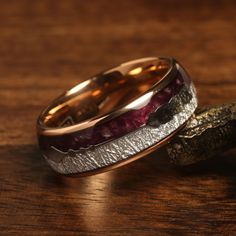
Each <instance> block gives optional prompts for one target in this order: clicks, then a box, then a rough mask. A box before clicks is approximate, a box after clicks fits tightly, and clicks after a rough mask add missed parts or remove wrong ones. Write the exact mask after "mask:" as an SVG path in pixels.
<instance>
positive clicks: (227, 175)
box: [0, 0, 236, 236]
mask: <svg viewBox="0 0 236 236" xmlns="http://www.w3.org/2000/svg"><path fill="white" fill-rule="evenodd" d="M235 8H236V3H235V1H217V0H215V1H213V0H212V1H210V0H208V1H187V0H184V1H170V0H162V1H154V0H146V1H144V0H143V1H141V0H136V1H128V0H126V1H121V0H120V1H104V0H97V1H82V0H81V1H76V0H74V1H70V0H68V1H66V0H64V1H53V0H51V1H50V0H48V1H46V0H38V1H32V0H28V1H26V0H20V1H18V0H6V1H5V0H0V235H19V234H22V235H23V234H24V235H44V234H45V235H140V236H143V235H197V234H199V235H235V234H236V187H235V183H236V152H235V150H234V151H230V152H227V153H225V154H222V155H220V156H218V157H215V158H214V159H213V160H210V161H207V162H204V163H201V164H197V165H194V166H191V167H185V168H179V167H175V166H173V165H171V164H169V163H168V159H167V158H166V157H165V156H162V155H158V154H157V153H153V154H152V155H150V156H149V157H147V158H144V159H142V160H140V161H137V162H135V163H133V164H131V165H128V166H125V167H122V168H120V169H118V170H115V171H112V172H109V173H105V174H100V175H97V176H92V177H87V178H82V179H73V178H66V177H61V176H58V175H56V174H54V172H52V171H51V169H50V168H49V167H48V166H47V165H46V163H45V161H44V160H43V158H42V157H41V155H40V153H39V150H38V148H37V140H36V135H35V121H36V118H37V116H38V114H39V112H40V111H41V109H42V108H44V107H45V106H46V105H47V104H48V103H49V102H50V101H51V100H52V99H53V98H55V97H57V96H58V95H59V94H60V93H61V92H63V91H64V90H65V89H68V88H70V87H72V86H73V85H75V84H76V83H78V82H79V81H82V80H84V79H85V78H87V77H89V76H91V75H93V74H95V73H97V72H99V71H100V70H103V69H106V68H108V67H110V66H113V65H116V64H119V63H121V62H124V61H127V60H131V59H136V58H139V57H145V56H158V55H163V56H165V55H166V56H173V57H175V58H177V59H178V60H179V61H180V62H181V63H182V64H183V65H184V67H185V68H186V69H187V70H188V72H189V73H190V75H191V76H192V78H193V80H194V82H195V84H196V87H197V90H198V95H199V98H200V104H201V105H209V104H220V103H224V102H230V101H232V100H235V98H236V77H235V75H236V67H235V62H236V50H235V45H236V30H235V26H236V11H235Z"/></svg>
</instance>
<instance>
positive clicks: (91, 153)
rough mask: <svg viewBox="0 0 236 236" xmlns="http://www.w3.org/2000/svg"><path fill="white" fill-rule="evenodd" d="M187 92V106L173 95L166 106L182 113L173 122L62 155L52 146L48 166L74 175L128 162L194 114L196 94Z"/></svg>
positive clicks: (148, 126)
mask: <svg viewBox="0 0 236 236" xmlns="http://www.w3.org/2000/svg"><path fill="white" fill-rule="evenodd" d="M189 93H190V94H191V95H192V96H191V99H190V101H189V102H188V103H183V97H184V96H185V94H184V93H181V91H180V93H179V94H178V95H176V96H175V97H174V98H173V99H171V101H170V102H169V104H171V103H173V102H175V104H179V106H181V108H182V109H181V111H180V112H179V113H177V114H174V115H173V117H172V119H171V120H169V121H167V123H165V124H160V125H159V126H158V127H153V126H150V125H145V126H143V127H141V128H139V129H137V130H135V131H133V132H131V133H129V134H127V135H125V136H123V137H120V138H118V139H116V140H112V141H109V142H107V143H103V144H99V145H97V146H94V147H90V148H87V149H80V150H69V151H68V152H62V151H60V150H58V149H56V148H55V147H52V150H51V151H50V152H48V153H44V156H45V158H46V160H47V161H48V163H49V164H50V166H51V167H52V168H53V169H54V170H55V171H57V172H59V173H61V174H76V173H84V172H87V171H92V170H96V169H99V168H102V167H106V166H109V165H112V164H114V163H117V162H119V161H122V160H125V159H128V158H130V157H132V156H134V155H135V154H137V153H139V152H142V151H143V150H145V149H147V148H149V147H150V146H152V145H155V144H156V143H158V142H160V141H161V140H162V139H164V138H166V137H167V136H168V135H170V134H171V133H172V132H174V131H175V130H176V129H178V128H179V127H180V126H181V125H183V124H184V123H185V122H186V121H187V120H188V119H189V118H190V117H191V115H192V114H193V113H194V111H195V109H196V107H197V98H196V91H195V88H194V86H193V85H191V86H190V90H189Z"/></svg>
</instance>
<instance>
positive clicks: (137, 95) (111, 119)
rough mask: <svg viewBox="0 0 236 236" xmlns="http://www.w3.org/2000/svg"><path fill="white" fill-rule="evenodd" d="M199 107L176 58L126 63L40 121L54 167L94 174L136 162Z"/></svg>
mask: <svg viewBox="0 0 236 236" xmlns="http://www.w3.org/2000/svg"><path fill="white" fill-rule="evenodd" d="M196 107H197V98H196V91H195V88H194V85H193V83H192V81H191V80H190V78H189V76H188V74H187V73H186V71H185V70H184V69H183V67H182V66H181V65H180V64H179V63H178V62H177V61H176V60H174V59H173V58H167V57H150V58H143V59H139V60H134V61H130V62H126V63H123V64H121V65H119V66H116V67H114V68H112V69H109V70H106V71H104V72H102V73H100V74H97V75H95V76H93V77H91V78H90V79H88V80H85V81H84V82H82V83H79V84H78V85H76V86H75V87H74V88H72V89H70V90H68V91H67V92H65V93H64V94H62V95H61V96H60V97H59V98H57V99H56V100H55V101H53V102H52V104H51V105H50V106H49V107H47V108H46V109H45V110H44V111H43V112H42V113H41V114H40V116H39V118H38V122H37V130H38V139H39V145H40V148H41V150H42V152H43V155H44V157H45V158H46V160H47V161H48V163H49V164H50V166H51V167H52V168H53V169H54V170H55V171H57V172H59V173H61V174H65V175H91V174H95V173H100V172H104V171H107V170H110V169H113V168H115V167H118V166H122V165H124V164H127V163H129V162H131V161H134V160H136V159H138V158H140V157H142V156H145V155H147V154H148V153H149V152H151V151H153V150H155V149H157V148H158V147H160V146H161V145H163V144H164V143H166V142H168V141H169V140H170V139H171V137H173V135H175V133H176V132H177V131H178V130H180V129H181V128H183V126H184V125H185V123H186V121H187V120H188V119H189V118H190V117H191V116H192V114H193V113H194V111H195V109H196Z"/></svg>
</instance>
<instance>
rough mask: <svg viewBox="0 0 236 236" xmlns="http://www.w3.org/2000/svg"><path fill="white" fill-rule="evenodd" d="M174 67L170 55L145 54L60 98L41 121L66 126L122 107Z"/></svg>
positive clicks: (53, 125)
mask: <svg viewBox="0 0 236 236" xmlns="http://www.w3.org/2000/svg"><path fill="white" fill-rule="evenodd" d="M170 68H171V61H170V60H169V59H166V58H145V59H141V60H135V61H131V62H128V63H124V64H121V65H119V66H117V67H114V68H112V69H110V70H107V71H105V72H103V73H100V74H98V75H96V76H94V77H92V78H90V79H88V80H85V81H84V82H82V83H79V84H78V85H77V86H75V87H74V88H72V89H70V90H69V91H67V92H66V93H65V94H63V95H62V96H60V97H59V98H58V99H56V100H55V101H54V102H53V103H52V105H51V106H50V107H48V108H47V109H46V110H45V111H44V112H43V113H42V115H41V117H40V119H39V122H40V125H41V126H43V127H46V128H56V127H66V126H71V125H75V124H78V123H80V122H84V121H86V120H91V119H94V118H95V117H100V116H104V115H106V114H109V113H111V112H114V111H116V110H119V109H121V108H122V107H124V106H125V105H127V104H129V103H130V102H132V101H134V100H135V99H137V98H138V97H140V95H142V94H144V93H145V92H146V91H148V90H149V89H151V88H152V87H153V86H155V85H156V84H157V83H160V81H161V80H162V78H163V77H164V76H165V75H166V74H167V73H168V71H169V70H170Z"/></svg>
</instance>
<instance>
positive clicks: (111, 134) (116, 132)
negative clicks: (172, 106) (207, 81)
mask: <svg viewBox="0 0 236 236" xmlns="http://www.w3.org/2000/svg"><path fill="white" fill-rule="evenodd" d="M185 83H188V78H187V77H186V76H185V74H183V73H181V74H180V73H178V74H177V76H176V78H175V79H174V80H172V81H171V82H170V83H169V84H168V85H167V86H166V87H165V88H164V89H162V90H161V91H159V92H158V93H157V94H155V95H154V96H153V97H152V98H151V100H150V102H149V103H148V104H147V105H145V106H144V107H142V108H140V109H138V110H133V111H129V112H126V113H124V114H121V115H120V116H118V117H115V118H113V119H111V120H108V121H106V122H105V123H101V124H97V125H95V126H94V127H93V128H89V129H86V130H82V131H77V132H74V133H72V134H65V135H62V136H47V137H46V136H41V137H39V143H40V146H41V147H42V149H48V148H50V146H54V147H56V148H57V149H59V150H61V151H68V150H69V149H73V150H78V149H80V148H87V147H90V146H94V145H98V144H101V143H103V142H107V141H111V140H113V139H116V138H119V137H121V136H123V135H126V134H127V133H129V132H132V131H134V130H136V129H137V128H139V127H141V126H143V125H145V124H146V123H147V121H148V118H149V116H150V114H151V113H153V112H155V111H156V110H157V109H158V108H159V107H160V106H162V105H164V104H166V103H168V102H169V101H170V99H171V98H172V97H173V96H175V95H176V94H178V92H179V91H180V90H181V88H182V87H183V86H184V84H185Z"/></svg>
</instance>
